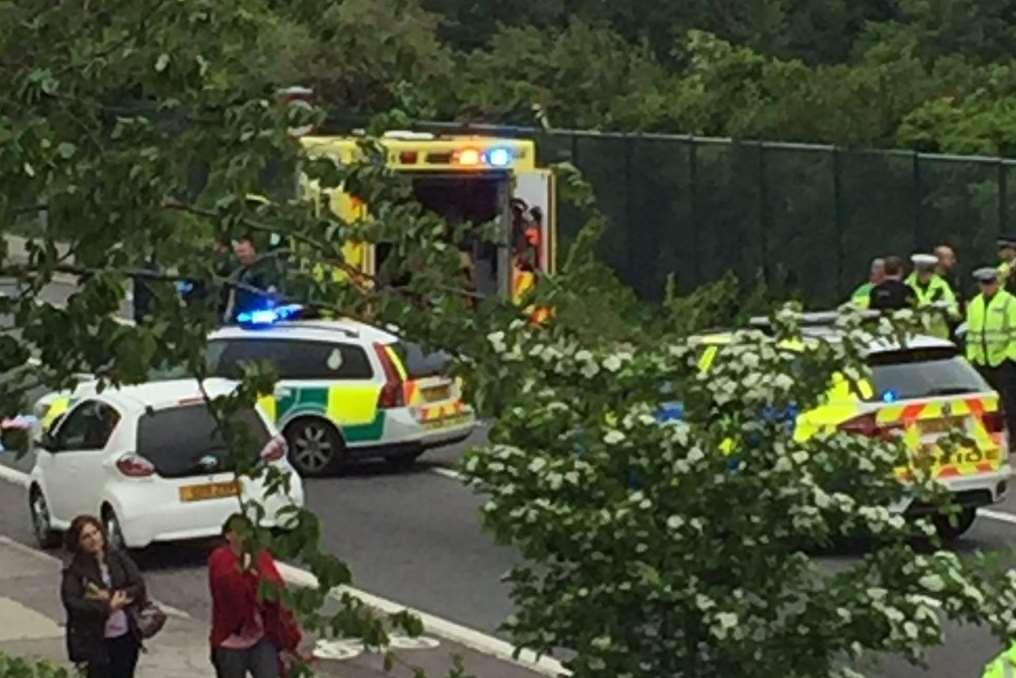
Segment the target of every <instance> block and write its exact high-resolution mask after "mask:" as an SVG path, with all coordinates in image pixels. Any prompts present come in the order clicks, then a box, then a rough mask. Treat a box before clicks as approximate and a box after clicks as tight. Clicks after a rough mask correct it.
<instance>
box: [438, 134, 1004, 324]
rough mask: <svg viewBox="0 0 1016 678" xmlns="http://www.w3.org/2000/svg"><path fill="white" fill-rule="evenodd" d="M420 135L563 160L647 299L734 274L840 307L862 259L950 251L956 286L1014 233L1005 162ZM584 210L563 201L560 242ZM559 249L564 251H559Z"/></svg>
mask: <svg viewBox="0 0 1016 678" xmlns="http://www.w3.org/2000/svg"><path fill="white" fill-rule="evenodd" d="M418 129H420V130H425V131H434V132H469V133H474V134H482V135H498V136H509V137H526V138H532V139H534V140H535V141H536V143H537V149H538V153H539V156H540V161H541V163H543V164H551V163H557V162H562V161H568V162H571V163H573V164H574V165H576V166H577V167H578V168H579V169H580V170H581V171H582V172H583V174H584V175H585V177H586V178H587V180H589V181H590V182H591V184H592V185H593V187H594V189H595V191H596V196H597V200H598V204H599V206H600V208H601V209H602V210H603V212H604V213H605V214H606V215H607V217H608V228H607V231H606V232H605V233H604V236H603V239H602V241H601V243H600V255H601V256H602V258H603V260H604V261H606V262H607V263H608V264H610V266H611V267H613V268H614V270H615V271H617V273H618V275H619V276H620V278H621V279H622V280H623V281H624V282H626V283H627V284H629V285H631V286H632V287H633V288H634V289H635V290H636V291H637V292H638V293H639V294H640V296H642V297H643V298H645V299H648V300H652V301H658V300H660V299H661V298H662V296H663V293H664V289H665V285H666V281H667V279H668V276H673V277H674V279H675V281H676V282H677V285H678V289H679V290H680V291H683V292H687V291H690V290H692V289H694V288H695V287H697V286H699V285H701V284H703V283H706V282H709V281H713V280H716V279H718V278H719V277H721V276H722V275H724V274H725V273H726V272H727V271H733V272H734V273H735V274H736V275H737V276H738V278H739V279H740V280H742V281H743V282H745V283H746V284H751V283H753V281H754V280H756V279H762V280H764V281H765V283H766V284H767V285H768V286H769V288H770V289H771V290H772V291H773V293H775V294H777V295H779V296H782V297H796V298H800V299H802V300H803V301H804V302H805V303H806V304H807V305H808V306H809V307H812V308H822V307H830V306H832V305H835V304H838V303H841V302H842V301H844V300H845V299H846V298H847V297H848V295H849V294H850V292H851V290H853V289H854V288H855V287H856V286H857V285H858V284H860V283H861V282H863V280H864V278H865V276H866V275H867V271H868V266H869V263H870V261H871V259H873V258H874V257H878V256H888V255H893V254H895V255H897V256H901V257H903V258H904V259H908V258H909V256H910V255H911V254H912V253H914V252H917V251H925V252H927V251H930V250H931V249H932V248H933V247H934V246H936V245H939V244H947V245H950V246H952V247H953V248H954V249H955V250H956V253H957V255H958V257H959V261H960V280H961V281H963V284H964V287H965V288H966V290H967V291H968V292H969V291H971V290H972V289H973V285H967V284H966V281H968V280H969V272H970V271H971V270H972V269H974V268H976V267H978V266H980V265H984V264H993V263H995V261H996V254H995V248H994V239H995V237H996V236H997V234H999V233H1000V232H1016V200H1013V201H1010V200H1008V190H1007V187H1008V183H1009V177H1010V175H1012V176H1016V173H1014V171H1013V168H1014V166H1016V160H1005V159H1000V158H985V157H962V156H942V155H927V154H915V153H911V152H905V151H850V150H844V149H836V148H833V147H830V146H818V145H806V144H781V143H763V142H736V141H731V140H726V139H701V138H693V137H687V136H671V135H623V134H607V133H596V132H580V131H544V130H538V129H530V128H521V127H495V126H469V127H463V126H460V125H452V124H442V123H427V124H421V125H418ZM584 221H585V215H583V214H580V213H579V212H578V211H577V210H575V209H572V208H569V207H568V206H562V208H561V210H560V212H559V214H558V223H559V231H560V238H561V242H562V244H563V245H564V246H565V247H566V246H567V244H568V243H570V242H571V241H572V240H573V239H574V237H575V234H576V233H577V232H578V229H580V228H581V227H582V225H583V223H584ZM562 251H564V249H563V248H562Z"/></svg>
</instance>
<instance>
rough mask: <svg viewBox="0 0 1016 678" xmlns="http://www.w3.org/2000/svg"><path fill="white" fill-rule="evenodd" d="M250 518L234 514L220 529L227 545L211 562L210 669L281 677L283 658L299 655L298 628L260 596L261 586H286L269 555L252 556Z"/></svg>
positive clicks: (239, 677) (227, 677) (238, 676)
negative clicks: (248, 537)
mask: <svg viewBox="0 0 1016 678" xmlns="http://www.w3.org/2000/svg"><path fill="white" fill-rule="evenodd" d="M252 531H253V526H252V524H251V522H250V520H249V519H248V518H247V517H246V516H244V515H243V514H242V513H234V514H233V515H231V516H230V517H229V518H228V519H227V520H226V523H225V525H223V526H222V534H223V536H224V537H225V538H226V544H225V545H224V546H220V547H219V548H217V549H215V551H214V552H213V553H212V555H211V557H210V558H209V559H208V584H209V587H210V588H211V593H212V633H211V637H210V641H211V646H212V665H213V666H214V667H215V672H216V675H217V676H218V677H219V678H244V677H245V676H247V675H248V674H250V675H251V676H253V678H280V677H281V676H284V675H285V665H284V663H283V662H282V656H283V654H291V653H295V652H296V649H297V646H298V645H299V644H300V630H299V627H298V626H297V624H296V621H295V619H294V618H293V615H292V613H291V612H290V611H289V610H287V609H286V608H284V607H283V606H282V605H281V604H279V603H278V602H277V601H270V600H266V599H264V598H263V597H261V596H260V595H259V589H260V588H261V583H262V582H271V583H273V584H274V585H275V586H277V587H278V588H280V589H281V588H284V586H285V584H284V583H283V581H282V577H281V576H280V575H279V571H278V569H276V567H275V560H274V559H273V558H272V556H271V554H270V553H268V552H267V551H261V552H260V553H258V554H256V556H252V555H251V553H250V550H249V548H247V536H248V535H250V534H251V532H252Z"/></svg>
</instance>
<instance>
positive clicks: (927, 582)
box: [918, 574, 945, 593]
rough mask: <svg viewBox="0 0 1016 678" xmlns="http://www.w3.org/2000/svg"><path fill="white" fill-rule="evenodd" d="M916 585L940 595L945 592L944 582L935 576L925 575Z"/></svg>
mask: <svg viewBox="0 0 1016 678" xmlns="http://www.w3.org/2000/svg"><path fill="white" fill-rule="evenodd" d="M918 583H919V584H920V585H921V586H923V587H924V588H926V589H928V590H929V591H931V592H932V593H940V592H942V591H944V590H945V582H944V581H942V577H940V576H938V575H937V574H927V575H925V576H923V577H921V578H920V579H919V580H918Z"/></svg>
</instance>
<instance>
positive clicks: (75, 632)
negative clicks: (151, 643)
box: [60, 516, 145, 678]
mask: <svg viewBox="0 0 1016 678" xmlns="http://www.w3.org/2000/svg"><path fill="white" fill-rule="evenodd" d="M65 544H66V546H67V550H68V551H70V553H71V554H72V557H71V560H70V562H69V563H68V564H67V566H66V567H65V568H64V571H63V582H62V584H61V586H60V597H61V599H62V600H63V604H64V608H65V609H66V610H67V653H68V655H69V656H70V659H71V661H72V662H74V663H75V664H78V665H84V666H85V667H87V674H86V675H87V676H88V678H133V676H134V668H135V666H137V663H138V650H139V649H140V648H141V633H140V631H139V630H138V626H137V623H136V622H135V620H134V613H135V610H136V609H137V606H138V605H140V604H141V603H143V602H144V600H145V582H144V580H143V579H142V578H141V572H140V571H139V570H138V567H137V565H135V564H134V561H132V560H131V559H130V557H129V556H128V555H127V554H126V553H124V552H122V551H119V550H116V549H113V548H110V547H109V544H108V542H107V540H106V533H105V531H104V530H103V529H102V523H101V522H99V519H98V518H96V517H94V516H78V517H77V518H75V519H74V520H73V521H72V522H71V526H70V529H69V530H67V534H66V537H65Z"/></svg>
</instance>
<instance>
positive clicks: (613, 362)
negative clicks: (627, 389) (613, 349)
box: [603, 355, 621, 372]
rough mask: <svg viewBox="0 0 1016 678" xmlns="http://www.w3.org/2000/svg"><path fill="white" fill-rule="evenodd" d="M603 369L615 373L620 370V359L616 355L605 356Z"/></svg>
mask: <svg viewBox="0 0 1016 678" xmlns="http://www.w3.org/2000/svg"><path fill="white" fill-rule="evenodd" d="M603 369H605V370H607V371H608V372H617V371H618V370H619V369H621V359H620V358H618V357H617V356H616V355H610V356H607V358H606V359H605V360H604V361H603Z"/></svg>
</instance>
